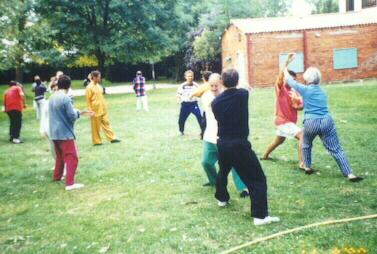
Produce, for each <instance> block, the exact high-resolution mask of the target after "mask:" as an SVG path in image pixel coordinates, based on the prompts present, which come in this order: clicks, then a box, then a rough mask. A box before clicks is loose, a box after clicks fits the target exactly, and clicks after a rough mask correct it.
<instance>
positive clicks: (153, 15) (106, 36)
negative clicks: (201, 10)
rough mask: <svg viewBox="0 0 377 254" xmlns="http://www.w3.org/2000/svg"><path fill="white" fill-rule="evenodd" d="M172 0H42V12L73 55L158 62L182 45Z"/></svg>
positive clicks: (111, 60)
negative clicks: (177, 33) (178, 38)
mask: <svg viewBox="0 0 377 254" xmlns="http://www.w3.org/2000/svg"><path fill="white" fill-rule="evenodd" d="M174 10H175V1H173V0H166V1H162V0H145V1H142V0H80V1H65V0H40V8H39V11H40V14H41V15H43V16H44V17H45V18H46V19H48V20H49V22H50V23H51V26H52V27H53V29H54V30H56V31H57V33H56V39H57V41H58V42H59V43H60V44H61V45H63V47H64V49H65V51H67V52H70V53H71V55H72V56H82V55H87V56H95V57H96V59H97V61H98V68H99V69H100V70H101V71H104V68H105V65H106V64H109V63H114V62H121V63H140V62H156V61H159V60H160V59H161V58H163V57H166V56H168V55H170V54H172V53H173V52H176V51H177V50H178V46H177V45H178V44H177V36H175V22H174V21H175V20H176V17H175V13H174Z"/></svg>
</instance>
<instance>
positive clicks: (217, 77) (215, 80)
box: [208, 73, 221, 84]
mask: <svg viewBox="0 0 377 254" xmlns="http://www.w3.org/2000/svg"><path fill="white" fill-rule="evenodd" d="M220 80H221V75H220V74H218V73H212V74H211V76H209V79H208V83H210V84H214V83H218V82H219V81H220Z"/></svg>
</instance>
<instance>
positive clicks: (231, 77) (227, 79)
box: [221, 69, 239, 88]
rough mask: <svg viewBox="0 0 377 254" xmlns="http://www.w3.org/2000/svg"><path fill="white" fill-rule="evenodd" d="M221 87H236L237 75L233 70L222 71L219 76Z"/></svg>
mask: <svg viewBox="0 0 377 254" xmlns="http://www.w3.org/2000/svg"><path fill="white" fill-rule="evenodd" d="M221 79H222V80H223V85H224V86H225V87H227V88H231V87H236V86H237V85H238V79H239V75H238V72H237V70H235V69H227V70H224V71H223V73H222V74H221Z"/></svg>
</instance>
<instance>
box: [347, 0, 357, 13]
mask: <svg viewBox="0 0 377 254" xmlns="http://www.w3.org/2000/svg"><path fill="white" fill-rule="evenodd" d="M346 4H347V5H346V8H347V11H354V10H355V4H354V0H347V2H346Z"/></svg>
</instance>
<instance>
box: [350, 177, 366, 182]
mask: <svg viewBox="0 0 377 254" xmlns="http://www.w3.org/2000/svg"><path fill="white" fill-rule="evenodd" d="M348 180H349V181H350V182H353V183H357V182H361V181H362V180H364V178H362V177H360V176H356V177H354V178H349V179H348Z"/></svg>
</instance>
